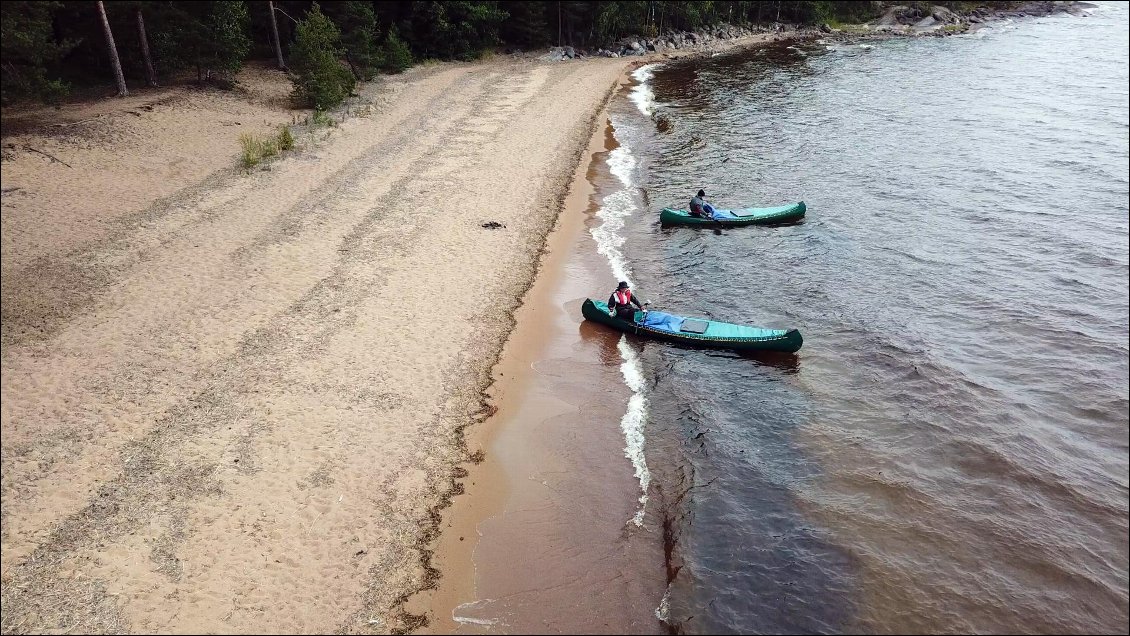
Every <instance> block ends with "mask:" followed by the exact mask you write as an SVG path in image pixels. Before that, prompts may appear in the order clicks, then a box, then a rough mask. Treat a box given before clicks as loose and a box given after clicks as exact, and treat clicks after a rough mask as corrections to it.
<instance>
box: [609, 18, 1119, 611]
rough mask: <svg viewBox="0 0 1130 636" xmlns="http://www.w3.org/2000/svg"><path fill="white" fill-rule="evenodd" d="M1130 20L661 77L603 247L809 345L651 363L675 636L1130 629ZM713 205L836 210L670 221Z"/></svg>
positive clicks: (774, 53)
mask: <svg viewBox="0 0 1130 636" xmlns="http://www.w3.org/2000/svg"><path fill="white" fill-rule="evenodd" d="M1128 24H1130V20H1128V10H1127V7H1126V6H1125V5H1111V6H1102V7H1100V9H1098V10H1097V11H1095V13H1094V14H1093V15H1092V16H1090V17H1086V18H1073V17H1068V16H1056V17H1049V18H1040V19H1031V20H1021V21H1017V22H1014V23H1007V24H1000V25H998V26H997V27H996V28H993V29H991V30H986V31H982V32H981V33H978V34H976V35H974V36H970V37H953V38H945V39H935V38H924V39H917V40H892V41H887V42H881V43H874V44H873V45H872V46H870V47H861V46H847V45H842V44H835V45H832V44H828V45H825V44H822V43H816V42H810V43H805V44H800V45H795V46H794V47H787V46H780V47H773V48H770V49H760V50H755V51H749V52H744V53H739V54H734V55H725V56H719V57H715V58H711V59H707V60H699V61H692V62H679V63H671V64H668V65H664V66H661V67H649V68H646V69H644V70H642V71H639V72H637V73H636V78H637V80H638V81H639V85H638V86H637V87H635V88H634V89H633V90H632V91H631V92H630V94H629V96H628V99H623V100H619V101H618V103H616V104H615V105H614V106H613V112H612V122H613V124H614V126H615V128H616V136H617V139H618V141H619V142H620V143H621V144H622V146H621V148H620V149H619V150H617V152H616V153H613V154H611V155H610V156H609V158H608V164H609V169H610V170H611V173H612V174H614V175H616V176H617V177H618V178H619V179H620V182H621V184H620V185H621V186H622V187H619V186H616V187H611V186H610V188H609V191H607V192H605V193H604V198H603V202H602V206H601V209H600V210H599V211H598V213H597V218H598V219H601V220H603V221H604V224H603V225H596V226H594V227H593V229H592V238H593V239H594V240H595V243H596V245H597V246H598V250H599V252H600V253H601V254H603V257H605V258H607V259H609V264H610V268H609V274H608V275H609V277H610V278H609V285H608V288H609V289H611V287H612V286H614V284H615V279H620V278H626V279H629V280H630V281H631V282H632V283H633V285H634V287H635V289H636V291H637V293H640V294H641V295H642V296H643V297H646V298H650V299H651V300H653V301H655V305H656V308H658V309H663V310H665V311H673V312H676V313H687V314H696V315H705V316H708V317H711V318H715V319H720V320H729V321H732V322H744V323H749V324H754V325H760V326H766V327H797V328H799V329H800V330H801V331H802V333H803V334H804V336H805V345H804V348H803V349H802V350H801V351H800V353H799V354H798V355H796V356H776V357H765V356H738V355H734V354H729V353H720V352H709V351H698V350H691V349H682V348H678V347H672V346H670V345H664V344H659V343H654V342H647V341H642V340H637V339H634V338H628V339H627V340H626V341H625V342H624V344H623V345H622V346H626V347H631V354H632V355H629V356H628V358H629V361H628V362H625V363H624V364H626V365H637V366H638V372H639V373H640V374H641V375H642V378H643V382H642V384H641V386H640V387H635V386H633V387H632V390H633V394H634V395H638V396H639V397H638V400H637V401H638V402H642V404H643V407H644V408H645V411H646V413H645V415H644V433H645V441H644V453H645V457H646V462H645V464H646V466H645V469H646V470H647V471H648V473H647V476H648V479H649V480H650V485H649V488H648V491H647V492H648V494H649V499H648V501H647V503H646V506H647V508H648V515H649V516H648V519H649V521H648V523H649V524H650V525H651V526H653V527H654V529H655V530H656V531H657V532H659V531H662V532H663V533H664V537H665V539H666V543H667V548H668V549H667V551H668V555H669V564H668V565H669V567H668V570H667V571H668V577H669V579H670V581H671V583H670V588H669V593H668V597H667V598H666V599H665V601H664V604H663V605H664V606H663V607H662V608H661V611H660V614H662V615H664V616H665V617H666V618H667V621H668V624H669V625H671V627H672V629H674V630H676V631H684V632H690V633H715V632H794V631H801V632H841V631H857V630H858V631H868V632H896V631H903V630H909V631H912V632H913V631H928V632H966V631H975V632H1023V633H1032V632H1075V633H1079V632H1088V631H1100V632H1125V631H1126V629H1127V623H1128V610H1127V603H1128V600H1127V599H1128V591H1127V590H1128V578H1127V577H1128V575H1127V571H1128V566H1127V560H1128V549H1127V532H1128V530H1127V517H1128V507H1130V506H1128V499H1130V495H1128V493H1130V489H1128V481H1127V470H1128V443H1127V435H1128V426H1130V413H1128V412H1130V397H1128V392H1130V388H1128V387H1130V381H1128V376H1130V350H1128V345H1127V340H1128V337H1130V327H1128V325H1130V317H1128V301H1130V299H1128V276H1130V266H1128V225H1130V223H1128V214H1130V213H1128V207H1130V204H1128V200H1130V182H1128V178H1127V175H1128V171H1130V163H1128V157H1130V151H1128V134H1130V116H1128V97H1127V85H1128V84H1127V68H1128V55H1127V47H1126V41H1127V36H1128ZM651 110H654V111H655V112H658V113H663V114H666V115H667V116H669V117H670V119H671V121H672V122H673V124H674V127H673V130H672V132H670V133H668V134H663V133H659V132H657V131H656V130H655V128H654V125H653V124H652V123H651V121H650V120H649V119H648V118H647V117H646V116H645V115H644V114H643V113H644V112H650V111H651ZM617 153H618V154H617ZM699 187H702V188H705V189H706V191H707V193H708V194H709V195H710V200H711V201H712V202H714V203H715V204H716V205H719V206H721V207H724V208H726V207H742V206H752V205H775V204H779V203H785V202H790V201H794V200H798V199H803V200H804V201H805V202H806V203H807V204H808V207H809V214H808V217H807V219H806V220H805V222H803V223H800V224H797V225H792V226H786V227H776V228H762V227H752V228H737V229H732V230H723V231H712V230H703V229H692V228H670V229H664V228H661V227H659V225H658V210H659V209H660V208H661V207H663V206H667V205H677V206H679V207H683V206H685V202H686V200H687V199H689V198H690V196H691V194H692V193H693V192H694V191H695V190H697V189H698V188H699ZM598 291H599V290H598ZM594 296H596V297H598V298H601V297H602V296H601V295H600V294H597V293H596V292H594ZM635 358H638V360H634V359H635ZM633 369H634V367H633ZM631 372H632V373H635V372H636V371H635V370H633V371H631ZM624 373H625V374H628V373H629V371H627V370H625V371H624ZM637 406H639V404H637ZM629 446H630V444H629ZM636 472H637V475H638V474H640V471H639V469H638V467H637V470H636Z"/></svg>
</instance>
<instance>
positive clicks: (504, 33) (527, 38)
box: [499, 0, 556, 48]
mask: <svg viewBox="0 0 1130 636" xmlns="http://www.w3.org/2000/svg"><path fill="white" fill-rule="evenodd" d="M547 4H549V3H547V2H537V1H535V0H517V1H516V2H500V3H499V8H500V9H502V10H503V11H505V12H506V13H507V14H509V16H510V17H509V18H507V19H506V20H505V21H503V23H502V25H501V26H500V27H499V39H501V40H502V41H503V42H506V43H509V44H514V45H517V46H520V47H523V48H533V47H538V46H542V45H545V44H549V43H550V42H552V41H553V39H552V38H551V37H550V32H549V22H548V21H547V20H546V10H547V6H546V5H547ZM555 18H556V15H555ZM554 25H555V26H556V22H555V23H554Z"/></svg>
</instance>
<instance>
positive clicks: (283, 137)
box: [277, 126, 294, 151]
mask: <svg viewBox="0 0 1130 636" xmlns="http://www.w3.org/2000/svg"><path fill="white" fill-rule="evenodd" d="M277 143H278V146H279V150H281V151H287V150H291V149H293V148H294V135H293V134H291V132H290V126H283V127H282V128H280V129H279V136H278V138H277Z"/></svg>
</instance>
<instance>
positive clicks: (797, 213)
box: [659, 201, 808, 227]
mask: <svg viewBox="0 0 1130 636" xmlns="http://www.w3.org/2000/svg"><path fill="white" fill-rule="evenodd" d="M807 209H808V208H807V207H805V205H804V201H798V202H797V203H790V204H789V205H779V206H777V207H774V208H743V209H740V210H717V209H716V210H715V211H714V213H715V218H712V219H704V218H700V217H697V216H691V213H690V212H687V211H686V210H675V209H672V208H664V209H663V211H662V212H660V213H659V222H660V223H662V224H663V225H705V226H709V227H718V226H738V225H776V224H778V223H795V222H796V221H799V220H801V219H803V218H804V212H805V210H807Z"/></svg>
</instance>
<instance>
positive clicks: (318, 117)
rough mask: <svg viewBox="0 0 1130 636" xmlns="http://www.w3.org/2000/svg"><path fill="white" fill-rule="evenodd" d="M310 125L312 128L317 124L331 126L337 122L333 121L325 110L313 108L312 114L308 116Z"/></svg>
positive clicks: (316, 126)
mask: <svg viewBox="0 0 1130 636" xmlns="http://www.w3.org/2000/svg"><path fill="white" fill-rule="evenodd" d="M310 125H311V126H313V127H314V128H318V127H319V126H322V127H326V128H333V127H334V126H336V125H337V122H336V121H334V119H333V117H330V116H329V115H328V114H327V113H326V111H324V110H315V111H314V115H313V116H312V117H311V118H310Z"/></svg>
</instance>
